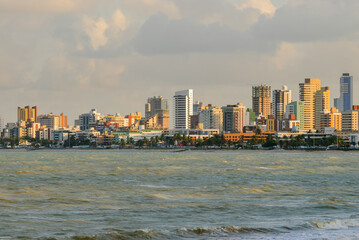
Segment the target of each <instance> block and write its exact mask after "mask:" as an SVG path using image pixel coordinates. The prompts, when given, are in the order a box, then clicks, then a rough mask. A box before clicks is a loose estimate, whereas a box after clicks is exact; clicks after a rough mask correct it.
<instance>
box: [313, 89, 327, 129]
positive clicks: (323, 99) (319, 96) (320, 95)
mask: <svg viewBox="0 0 359 240" xmlns="http://www.w3.org/2000/svg"><path fill="white" fill-rule="evenodd" d="M314 98H315V99H314V101H315V105H314V108H315V122H314V128H315V129H316V130H319V131H321V129H322V127H321V125H323V124H321V121H322V120H321V114H322V112H325V113H329V114H330V89H329V87H322V88H321V89H320V90H318V91H317V92H316V93H315V95H314Z"/></svg>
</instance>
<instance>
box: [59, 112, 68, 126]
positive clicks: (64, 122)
mask: <svg viewBox="0 0 359 240" xmlns="http://www.w3.org/2000/svg"><path fill="white" fill-rule="evenodd" d="M60 128H67V116H65V115H64V114H63V113H61V114H60Z"/></svg>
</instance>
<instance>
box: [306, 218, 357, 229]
mask: <svg viewBox="0 0 359 240" xmlns="http://www.w3.org/2000/svg"><path fill="white" fill-rule="evenodd" d="M310 224H311V225H312V226H314V227H316V228H319V229H348V228H350V227H359V221H358V220H357V219H349V220H333V221H328V222H319V221H315V222H311V223H310Z"/></svg>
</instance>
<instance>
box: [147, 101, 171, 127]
mask: <svg viewBox="0 0 359 240" xmlns="http://www.w3.org/2000/svg"><path fill="white" fill-rule="evenodd" d="M156 114H157V115H158V126H157V128H162V129H168V128H169V108H168V101H167V99H164V98H163V97H162V96H159V97H152V98H148V99H147V103H146V105H145V118H146V119H150V118H153V117H154V116H155V115H156Z"/></svg>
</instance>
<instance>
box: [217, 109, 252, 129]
mask: <svg viewBox="0 0 359 240" xmlns="http://www.w3.org/2000/svg"><path fill="white" fill-rule="evenodd" d="M246 110H247V108H246V107H245V106H244V105H243V104H242V103H239V104H237V105H227V106H226V107H222V111H223V131H224V132H243V127H244V126H245V124H246Z"/></svg>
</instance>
